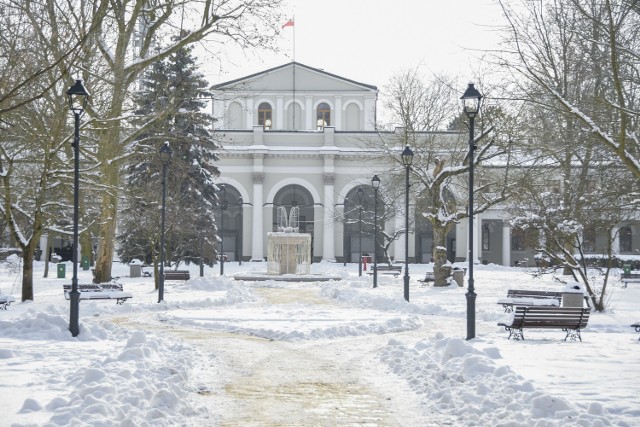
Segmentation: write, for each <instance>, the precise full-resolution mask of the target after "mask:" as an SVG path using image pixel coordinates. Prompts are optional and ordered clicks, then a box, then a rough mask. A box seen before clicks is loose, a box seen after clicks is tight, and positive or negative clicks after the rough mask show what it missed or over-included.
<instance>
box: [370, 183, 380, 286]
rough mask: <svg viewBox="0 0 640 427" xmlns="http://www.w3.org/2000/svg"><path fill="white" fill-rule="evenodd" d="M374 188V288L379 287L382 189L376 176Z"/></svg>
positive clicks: (372, 184)
mask: <svg viewBox="0 0 640 427" xmlns="http://www.w3.org/2000/svg"><path fill="white" fill-rule="evenodd" d="M371 186H372V187H373V287H374V288H377V287H378V188H380V178H378V175H374V176H373V178H371Z"/></svg>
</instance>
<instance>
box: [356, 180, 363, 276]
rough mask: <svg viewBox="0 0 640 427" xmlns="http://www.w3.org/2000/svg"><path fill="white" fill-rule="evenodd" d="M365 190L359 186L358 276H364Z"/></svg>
mask: <svg viewBox="0 0 640 427" xmlns="http://www.w3.org/2000/svg"><path fill="white" fill-rule="evenodd" d="M363 193H364V191H363V190H362V187H358V191H357V192H356V197H357V199H358V252H359V256H358V276H360V277H361V276H362V196H363Z"/></svg>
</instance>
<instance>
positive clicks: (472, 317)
mask: <svg viewBox="0 0 640 427" xmlns="http://www.w3.org/2000/svg"><path fill="white" fill-rule="evenodd" d="M460 99H462V104H463V110H464V113H465V114H466V115H467V117H468V118H469V208H468V209H469V211H468V214H469V248H468V256H467V261H468V262H469V268H468V270H469V287H468V289H467V293H466V297H467V339H468V340H470V339H473V338H475V337H476V292H475V288H474V285H473V256H474V255H473V162H474V159H473V152H474V151H475V149H476V143H475V140H474V137H473V131H474V120H475V118H476V116H477V115H478V113H479V112H480V101H481V100H482V94H480V92H478V90H477V89H476V88H475V87H474V85H473V83H469V86H468V87H467V90H465V92H464V94H462V96H461V97H460Z"/></svg>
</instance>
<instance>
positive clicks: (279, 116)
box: [275, 96, 285, 130]
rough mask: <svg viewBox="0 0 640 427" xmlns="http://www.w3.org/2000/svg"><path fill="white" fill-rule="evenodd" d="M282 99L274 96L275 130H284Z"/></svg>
mask: <svg viewBox="0 0 640 427" xmlns="http://www.w3.org/2000/svg"><path fill="white" fill-rule="evenodd" d="M284 114H285V113H284V99H283V97H282V96H276V123H275V129H277V130H282V129H284Z"/></svg>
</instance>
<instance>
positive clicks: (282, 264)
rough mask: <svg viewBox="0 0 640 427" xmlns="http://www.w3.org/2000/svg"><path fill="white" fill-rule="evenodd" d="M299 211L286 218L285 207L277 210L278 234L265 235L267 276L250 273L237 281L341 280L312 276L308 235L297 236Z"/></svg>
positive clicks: (338, 277)
mask: <svg viewBox="0 0 640 427" xmlns="http://www.w3.org/2000/svg"><path fill="white" fill-rule="evenodd" d="M299 212H300V209H299V208H298V207H297V206H293V207H292V208H291V211H290V212H289V216H288V217H287V210H286V209H285V208H284V206H280V207H279V208H278V231H274V232H269V233H267V274H256V273H252V272H248V273H240V274H236V275H234V278H235V279H236V280H280V281H291V282H294V281H295V282H312V281H313V282H315V281H325V280H340V279H341V277H340V276H336V275H331V274H311V234H309V233H300V232H299V230H300V229H299V227H298V216H299Z"/></svg>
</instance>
